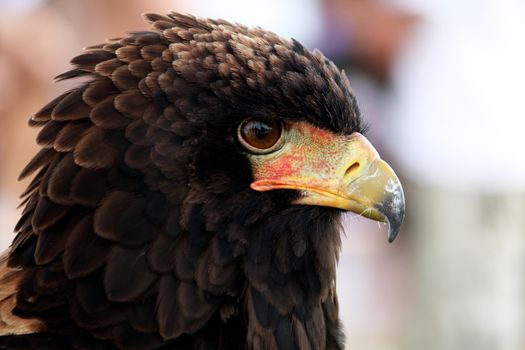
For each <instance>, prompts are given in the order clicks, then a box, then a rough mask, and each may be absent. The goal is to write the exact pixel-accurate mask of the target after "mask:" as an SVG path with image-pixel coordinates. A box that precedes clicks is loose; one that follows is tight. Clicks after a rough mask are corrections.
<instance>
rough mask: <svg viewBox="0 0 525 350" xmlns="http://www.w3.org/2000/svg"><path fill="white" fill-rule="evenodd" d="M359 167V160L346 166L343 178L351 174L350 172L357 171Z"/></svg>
mask: <svg viewBox="0 0 525 350" xmlns="http://www.w3.org/2000/svg"><path fill="white" fill-rule="evenodd" d="M360 167H361V164H359V162H355V163H354V164H352V165H350V166H349V167H348V169H346V172H345V176H344V177H345V178H346V177H348V176H352V173H354V172H355V171H357V170H358V169H359V168H360Z"/></svg>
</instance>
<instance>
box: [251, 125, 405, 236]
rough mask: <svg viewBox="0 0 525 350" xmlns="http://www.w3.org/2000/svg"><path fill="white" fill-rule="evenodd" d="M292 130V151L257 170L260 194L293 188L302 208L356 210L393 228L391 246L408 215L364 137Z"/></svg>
mask: <svg viewBox="0 0 525 350" xmlns="http://www.w3.org/2000/svg"><path fill="white" fill-rule="evenodd" d="M298 124H300V125H297V126H296V127H294V128H292V129H290V130H289V131H288V133H289V135H288V139H289V142H287V146H286V147H283V149H282V150H281V151H279V152H276V153H278V154H276V155H274V156H273V157H271V158H269V159H267V161H265V162H257V166H256V167H255V168H254V176H255V181H254V182H253V183H252V184H251V187H252V189H254V190H256V191H269V190H274V189H293V190H297V191H300V193H301V196H300V197H299V199H297V200H296V201H295V203H296V204H303V205H319V206H327V207H334V208H339V209H342V210H346V211H351V212H354V213H356V214H359V215H361V216H364V217H367V218H370V219H372V220H376V221H381V222H386V223H388V224H389V232H388V241H389V242H393V241H394V239H395V238H396V236H397V234H398V233H399V230H400V227H401V223H402V222H403V218H404V215H405V197H404V193H403V188H402V186H401V183H400V181H399V179H398V177H397V176H396V174H395V173H394V171H393V170H392V168H390V166H389V165H388V164H387V163H386V162H385V161H383V160H382V159H380V157H379V154H378V153H377V151H376V150H375V148H374V147H373V146H372V144H371V143H370V142H369V141H368V140H367V139H366V138H365V137H364V136H363V135H361V134H359V133H353V134H352V135H350V137H348V136H344V135H335V134H333V133H331V132H328V131H325V130H320V129H318V128H315V127H314V126H312V125H309V124H306V123H298Z"/></svg>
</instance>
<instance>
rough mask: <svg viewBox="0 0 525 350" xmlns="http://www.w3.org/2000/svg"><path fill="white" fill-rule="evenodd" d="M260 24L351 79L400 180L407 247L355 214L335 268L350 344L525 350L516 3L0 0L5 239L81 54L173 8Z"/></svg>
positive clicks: (524, 176)
mask: <svg viewBox="0 0 525 350" xmlns="http://www.w3.org/2000/svg"><path fill="white" fill-rule="evenodd" d="M170 9H172V10H177V11H180V12H189V13H192V14H195V15H198V16H204V17H213V18H217V17H220V18H224V19H226V20H230V21H237V22H241V23H244V24H248V25H257V26H261V27H264V28H265V29H269V30H272V31H274V32H276V33H277V34H279V35H281V36H285V37H293V38H296V39H297V40H299V41H301V42H302V43H303V44H305V46H307V47H309V48H315V47H317V48H320V49H321V50H322V51H323V52H324V53H325V54H326V55H327V56H328V57H329V58H330V59H332V60H334V61H335V62H336V63H337V64H338V65H339V66H340V67H341V68H344V69H345V71H346V72H347V73H348V74H349V76H350V82H351V84H352V87H353V89H354V91H355V94H356V95H357V97H358V101H359V102H360V107H361V109H362V113H363V116H364V119H365V120H366V121H367V122H368V123H369V124H370V125H371V128H370V131H369V135H368V136H369V138H370V139H372V142H373V143H374V144H375V145H377V146H378V148H379V151H380V153H381V154H382V155H383V158H385V159H387V160H388V161H389V162H390V163H391V164H392V166H393V167H394V169H396V171H397V172H398V174H399V175H400V177H401V179H402V182H403V184H404V186H405V191H406V196H407V206H408V207H407V218H406V224H405V225H404V227H403V230H402V232H401V234H400V235H399V237H398V239H397V240H396V241H395V242H394V243H393V244H391V245H389V244H387V241H386V228H385V227H382V226H378V224H376V223H372V222H370V221H367V220H364V219H359V218H356V217H355V216H348V217H347V218H345V228H346V235H345V237H344V246H343V251H342V255H341V259H340V263H339V271H338V274H339V276H338V289H339V296H340V302H341V315H342V319H343V322H344V324H345V328H346V335H347V344H348V348H351V349H366V350H383V349H385V350H386V349H388V350H396V349H403V350H405V349H414V350H415V349H427V350H433V349H440V350H442V349H447V350H448V349H452V350H456V349H457V350H459V349H461V350H464V349H474V350H484V349H487V350H488V349H490V350H522V349H525V137H524V135H523V133H524V131H525V106H524V102H525V98H524V97H523V95H524V93H525V89H524V86H525V69H524V62H525V2H524V1H523V0H476V1H474V0H459V1H458V0H287V1H278V0H265V1H262V0H258V1H251V0H250V1H248V0H244V1H240V0H239V1H233V0H232V1H228V0H222V1H212V0H191V1H190V0H186V1H184V0H150V1H140V0H111V1H107V0H104V1H103V0H89V1H88V0H47V1H46V0H16V1H15V0H0V77H1V78H0V164H2V167H0V231H1V232H2V234H1V235H0V240H1V246H2V248H4V247H7V246H8V244H9V242H10V240H11V239H12V237H13V233H12V228H13V226H14V224H15V222H16V220H17V217H18V215H19V213H18V211H17V210H16V205H17V203H18V194H19V193H21V192H22V190H23V189H24V187H25V185H26V184H27V183H24V182H22V183H19V182H17V181H16V178H17V176H18V173H19V172H20V170H21V169H22V167H23V165H24V164H25V163H26V162H27V161H28V160H29V159H30V158H31V156H32V154H34V153H35V152H36V149H37V148H36V146H35V142H34V139H35V135H36V130H32V129H29V128H28V127H27V120H28V118H29V117H30V116H31V114H33V113H34V112H35V111H37V110H38V109H39V108H40V107H41V106H42V105H44V104H45V103H46V102H48V101H49V100H50V99H51V98H53V97H55V96H57V95H58V94H59V93H60V92H62V91H64V90H66V89H68V88H70V87H71V84H74V82H64V83H60V84H53V83H52V79H53V77H54V76H56V75H57V74H59V73H61V72H64V71H66V70H68V62H69V59H70V58H72V57H73V56H75V55H76V54H78V53H79V52H80V50H81V48H82V47H85V46H89V45H92V44H96V43H100V42H102V41H104V39H105V38H110V37H118V36H121V35H123V34H124V32H125V31H127V30H141V29H146V28H147V24H146V23H145V22H144V21H143V20H142V19H141V17H140V14H141V13H143V12H158V13H165V12H167V11H168V10H170Z"/></svg>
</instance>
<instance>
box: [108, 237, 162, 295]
mask: <svg viewBox="0 0 525 350" xmlns="http://www.w3.org/2000/svg"><path fill="white" fill-rule="evenodd" d="M157 279H158V276H157V275H156V274H154V273H153V272H152V271H151V270H150V269H149V267H148V264H147V261H146V251H145V248H138V249H126V248H121V247H118V246H113V247H112V248H111V251H110V253H109V256H108V261H107V265H106V270H105V275H104V287H105V291H106V295H107V298H108V299H109V300H111V301H118V302H125V301H133V300H136V299H137V298H138V297H140V296H141V295H143V294H144V293H145V292H146V291H147V290H148V288H149V287H150V286H151V285H152V284H153V282H155V281H156V280H157Z"/></svg>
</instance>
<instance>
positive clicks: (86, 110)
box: [0, 13, 359, 350]
mask: <svg viewBox="0 0 525 350" xmlns="http://www.w3.org/2000/svg"><path fill="white" fill-rule="evenodd" d="M145 18H146V19H147V20H148V21H149V22H150V23H151V25H152V29H151V30H150V31H144V32H131V33H129V34H128V35H127V36H126V37H124V38H120V39H114V40H112V41H110V42H108V43H106V44H102V45H96V46H92V47H90V48H87V49H86V52H84V53H83V54H81V55H79V56H77V57H75V58H73V60H72V61H71V63H72V65H73V67H74V69H72V70H71V71H69V72H66V73H64V74H62V75H59V76H58V77H57V80H63V79H70V78H75V77H79V76H83V77H88V78H89V79H88V80H87V81H86V82H84V83H82V84H81V85H80V86H79V87H78V88H76V89H73V90H71V91H68V92H66V93H64V94H62V95H61V96H59V97H57V98H56V99H54V100H53V101H51V102H50V103H49V104H47V105H46V106H44V107H43V108H42V109H41V110H40V111H38V112H37V113H36V114H35V115H34V116H33V118H32V121H31V122H30V124H31V125H33V126H42V130H41V131H40V133H39V136H38V138H37V142H38V144H39V145H40V146H41V147H43V148H42V150H41V151H40V152H39V153H38V154H37V155H36V156H35V157H34V158H33V160H32V161H31V162H30V163H29V164H28V165H27V166H26V168H25V169H24V170H23V171H22V174H21V176H20V177H21V178H24V177H27V176H29V175H31V174H33V173H37V175H36V177H35V180H33V182H32V184H31V185H30V186H29V187H28V189H27V191H26V192H25V193H24V196H25V201H24V203H25V204H24V205H25V209H24V214H23V216H22V217H21V219H20V222H19V224H18V225H17V232H18V235H17V237H16V238H15V241H14V243H13V246H12V248H11V250H10V253H9V254H10V255H9V260H8V262H9V265H10V266H12V268H16V271H17V272H16V273H17V277H16V280H15V281H14V282H13V280H9V283H8V284H6V286H8V287H9V288H8V289H9V290H10V294H9V293H8V294H7V295H6V296H5V297H4V294H1V293H3V292H4V291H5V290H6V288H7V287H6V288H4V287H2V288H3V289H2V290H1V291H0V294H1V296H2V298H3V299H2V300H0V334H3V335H6V334H11V333H18V334H25V333H34V332H37V333H35V334H33V335H32V336H31V338H23V339H25V340H23V341H28V342H35V344H37V343H38V344H41V345H42V344H45V343H46V341H47V340H49V339H59V338H60V339H61V340H60V341H61V344H66V345H64V346H66V347H70V348H77V347H78V348H80V347H82V346H87V347H90V346H91V347H93V346H95V344H96V346H99V347H101V348H113V347H117V348H126V349H152V348H167V347H169V348H176V349H179V348H180V349H197V348H199V349H204V348H206V349H235V348H243V349H244V348H250V349H274V348H279V349H289V348H290V349H291V348H296V349H301V350H302V349H342V347H343V343H342V340H341V339H342V338H341V335H340V331H339V328H340V326H339V321H338V316H337V302H336V298H335V294H334V281H335V262H336V259H337V254H338V250H339V246H340V242H339V232H338V227H337V226H336V217H337V215H338V212H336V211H333V210H328V209H322V208H302V207H301V208H296V207H294V206H291V205H290V198H289V197H287V196H286V195H283V194H275V195H268V194H265V193H254V192H253V191H251V190H250V188H249V184H250V182H251V176H252V175H251V171H250V167H249V165H248V163H247V161H246V158H245V156H244V155H243V154H242V153H241V152H239V149H238V145H237V144H235V143H234V142H232V137H231V130H232V128H233V129H235V128H236V127H237V125H238V124H239V123H240V122H241V121H242V120H243V119H244V118H246V117H247V116H249V115H250V114H251V113H259V114H267V115H275V116H276V117H277V118H283V117H287V118H291V119H294V118H295V120H303V119H305V120H306V121H308V122H310V123H312V124H314V125H318V126H319V127H322V128H325V129H329V130H332V131H335V132H338V133H350V132H352V131H355V130H358V129H359V118H358V111H357V107H356V105H355V99H354V97H353V95H352V94H351V92H350V89H349V87H348V82H347V81H346V77H345V76H344V75H343V74H341V73H340V72H339V71H338V70H337V69H336V68H335V66H334V65H333V64H332V63H330V62H329V61H328V60H327V59H326V58H324V56H322V55H321V54H320V53H319V52H317V51H314V52H310V51H308V50H306V49H305V48H304V47H302V46H301V45H300V44H299V43H297V42H296V41H290V40H286V39H282V38H280V37H278V36H277V35H275V34H273V33H270V32H267V31H264V30H262V29H260V28H248V27H245V26H241V25H234V24H231V23H228V22H226V21H223V20H206V19H199V18H195V17H193V16H189V15H181V14H177V13H171V14H169V15H167V16H160V15H154V14H147V15H145ZM348 116H353V117H352V118H349V117H348ZM5 276H7V275H5ZM4 278H7V277H4ZM15 300H16V302H15ZM6 310H7V311H6ZM13 320H14V321H13ZM20 320H25V321H26V323H25V324H24V325H19V322H20ZM1 322H4V323H5V324H8V325H7V326H5V325H4V326H2V324H1ZM17 327H18V328H17ZM20 339H22V338H20ZM14 341H15V340H12V338H9V337H8V338H5V337H3V338H2V337H0V344H6V345H5V348H10V347H9V346H10V344H11V345H12V344H15V343H14ZM2 342H4V343H2ZM82 344H83V345H82ZM86 344H87V345H86ZM1 346H3V345H0V347H1ZM13 346H14V345H13Z"/></svg>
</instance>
